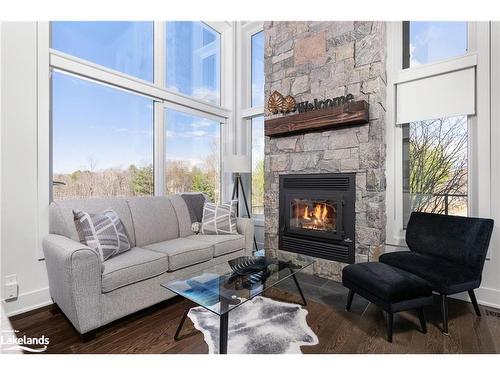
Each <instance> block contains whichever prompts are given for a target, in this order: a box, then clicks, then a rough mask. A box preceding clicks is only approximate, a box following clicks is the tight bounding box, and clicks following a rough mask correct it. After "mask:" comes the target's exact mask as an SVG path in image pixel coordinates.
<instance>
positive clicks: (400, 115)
mask: <svg viewBox="0 0 500 375" xmlns="http://www.w3.org/2000/svg"><path fill="white" fill-rule="evenodd" d="M475 86H476V85H475V68H474V67H470V68H466V69H462V70H457V71H454V72H449V73H444V74H439V75H436V76H431V77H425V78H421V79H416V80H413V81H408V82H403V83H399V84H397V86H396V93H397V95H396V108H397V112H396V123H398V124H404V123H408V122H412V121H421V120H431V119H436V118H441V117H450V116H459V115H473V114H475V110H476V108H475V91H476V90H475Z"/></svg>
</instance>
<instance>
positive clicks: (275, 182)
mask: <svg viewBox="0 0 500 375" xmlns="http://www.w3.org/2000/svg"><path fill="white" fill-rule="evenodd" d="M264 33H265V52H264V53H265V75H266V83H265V94H266V102H267V98H268V97H269V95H270V94H271V93H272V92H273V91H274V90H278V91H279V92H280V93H281V94H283V95H285V96H286V95H289V94H290V95H292V96H293V97H295V99H296V100H297V102H300V101H305V100H309V101H311V100H313V99H314V98H319V99H326V98H333V97H337V96H340V95H346V94H348V93H351V94H353V95H354V98H355V100H366V101H367V102H368V103H369V105H370V122H369V123H368V124H366V125H362V126H357V127H346V128H337V129H334V130H328V131H323V132H316V133H306V134H301V135H294V136H288V137H282V138H269V137H266V140H265V192H266V193H265V199H264V213H265V243H266V248H267V249H270V250H271V251H274V252H275V251H276V250H277V249H278V205H279V197H278V195H279V194H278V191H279V175H280V174H285V173H320V172H325V173H326V172H356V262H361V261H368V260H370V259H374V258H377V257H378V255H379V254H380V252H381V251H382V249H383V246H382V245H383V244H384V242H385V223H386V218H385V92H386V70H385V23H384V22H266V23H265V25H264ZM265 116H266V119H268V118H271V117H273V116H279V115H272V114H270V113H269V112H268V111H267V110H266V113H265ZM296 256H298V257H300V256H301V255H295V254H294V255H290V257H296ZM309 268H310V270H309V272H312V273H314V274H316V275H318V276H322V277H327V278H331V279H334V280H339V279H340V274H341V269H342V264H340V263H337V262H332V261H327V260H323V259H318V260H317V261H316V262H315V265H314V267H309Z"/></svg>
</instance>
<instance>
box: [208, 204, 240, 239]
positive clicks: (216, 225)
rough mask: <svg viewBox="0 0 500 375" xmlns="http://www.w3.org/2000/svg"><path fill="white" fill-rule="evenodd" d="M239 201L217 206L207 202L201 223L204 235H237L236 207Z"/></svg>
mask: <svg viewBox="0 0 500 375" xmlns="http://www.w3.org/2000/svg"><path fill="white" fill-rule="evenodd" d="M237 204H238V201H237V200H232V201H231V202H229V203H222V204H219V205H217V204H215V203H210V202H206V203H205V205H204V206H203V219H202V221H201V233H202V234H237V233H238V231H237V229H236V205H237Z"/></svg>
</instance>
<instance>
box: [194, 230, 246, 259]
mask: <svg viewBox="0 0 500 375" xmlns="http://www.w3.org/2000/svg"><path fill="white" fill-rule="evenodd" d="M188 238H191V239H193V240H199V241H206V242H209V243H211V244H212V245H213V246H214V257H218V256H221V255H224V254H229V253H233V252H235V251H238V250H241V249H244V248H245V236H243V235H242V234H226V235H223V236H218V235H213V234H196V235H192V236H189V237H188Z"/></svg>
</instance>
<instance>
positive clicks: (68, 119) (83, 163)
mask: <svg viewBox="0 0 500 375" xmlns="http://www.w3.org/2000/svg"><path fill="white" fill-rule="evenodd" d="M52 134H53V136H52V160H53V162H52V168H53V181H54V182H53V184H54V189H53V197H54V199H67V198H91V197H108V196H134V195H151V194H153V101H152V100H151V99H147V98H144V97H142V96H139V95H135V94H132V93H129V92H126V91H123V90H117V89H115V88H112V87H109V86H103V85H101V84H97V83H94V82H91V81H88V80H82V79H79V78H75V77H73V76H68V75H65V74H62V73H58V72H53V74H52Z"/></svg>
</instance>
